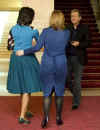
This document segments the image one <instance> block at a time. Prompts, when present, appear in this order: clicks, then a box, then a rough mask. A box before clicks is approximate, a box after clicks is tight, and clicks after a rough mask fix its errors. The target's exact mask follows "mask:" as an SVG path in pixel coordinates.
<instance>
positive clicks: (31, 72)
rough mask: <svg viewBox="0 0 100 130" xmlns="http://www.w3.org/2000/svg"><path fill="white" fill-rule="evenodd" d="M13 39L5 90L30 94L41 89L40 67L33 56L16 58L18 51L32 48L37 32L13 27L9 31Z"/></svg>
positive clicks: (23, 27)
mask: <svg viewBox="0 0 100 130" xmlns="http://www.w3.org/2000/svg"><path fill="white" fill-rule="evenodd" d="M11 33H12V36H13V39H14V43H15V46H14V52H13V54H12V55H11V58H10V65H9V72H8V80H7V90H8V92H10V93H15V94H21V93H32V92H39V91H41V89H42V83H41V81H40V65H39V63H38V61H37V59H36V57H35V55H34V54H32V55H29V56H16V54H15V52H16V51H17V50H19V49H26V48H28V47H32V39H33V38H35V39H36V40H37V39H38V37H39V33H38V30H33V29H32V28H31V27H29V26H19V25H18V24H17V25H15V26H14V27H13V28H12V29H11Z"/></svg>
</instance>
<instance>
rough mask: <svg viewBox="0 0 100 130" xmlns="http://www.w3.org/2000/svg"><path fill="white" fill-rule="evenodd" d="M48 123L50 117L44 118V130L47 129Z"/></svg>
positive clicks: (42, 123)
mask: <svg viewBox="0 0 100 130" xmlns="http://www.w3.org/2000/svg"><path fill="white" fill-rule="evenodd" d="M47 123H48V117H47V118H44V119H43V120H42V122H41V127H42V128H46V127H47Z"/></svg>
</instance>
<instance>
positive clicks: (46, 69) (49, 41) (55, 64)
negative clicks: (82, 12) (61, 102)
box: [24, 27, 70, 96]
mask: <svg viewBox="0 0 100 130" xmlns="http://www.w3.org/2000/svg"><path fill="white" fill-rule="evenodd" d="M69 38H70V32H69V31H68V30H58V31H57V30H54V29H53V28H50V27H49V28H46V29H44V30H43V32H42V33H41V35H40V38H39V40H38V41H37V44H36V46H34V47H32V48H29V49H25V50H24V55H28V54H31V53H34V52H36V51H38V50H40V49H41V48H42V47H43V46H44V52H43V56H42V62H41V66H40V76H41V81H42V83H43V85H44V87H43V93H44V96H49V95H50V94H51V92H52V90H53V89H54V90H55V93H56V96H64V88H65V82H66V78H67V77H66V76H67V57H66V51H65V50H66V47H67V46H68V41H69Z"/></svg>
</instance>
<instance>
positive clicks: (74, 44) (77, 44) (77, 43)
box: [72, 41, 80, 47]
mask: <svg viewBox="0 0 100 130" xmlns="http://www.w3.org/2000/svg"><path fill="white" fill-rule="evenodd" d="M79 44H80V43H79V42H78V41H73V42H72V45H73V46H74V47H77V46H79Z"/></svg>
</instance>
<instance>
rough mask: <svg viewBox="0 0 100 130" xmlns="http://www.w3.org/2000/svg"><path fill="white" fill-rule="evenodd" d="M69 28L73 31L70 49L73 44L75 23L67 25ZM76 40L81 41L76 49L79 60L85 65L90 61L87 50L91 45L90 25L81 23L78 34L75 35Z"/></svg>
mask: <svg viewBox="0 0 100 130" xmlns="http://www.w3.org/2000/svg"><path fill="white" fill-rule="evenodd" d="M67 28H68V29H69V30H70V32H71V36H70V42H69V48H68V49H69V50H66V52H67V51H70V46H71V40H72V33H73V29H74V27H73V25H72V24H70V25H68V26H67ZM74 41H79V42H80V44H79V46H78V47H75V49H76V56H77V57H78V60H79V62H80V64H82V65H85V64H87V62H88V58H87V51H86V48H88V47H89V45H90V43H91V42H90V35H89V30H88V26H87V25H85V24H79V25H78V27H77V33H76V36H75V37H74Z"/></svg>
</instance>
